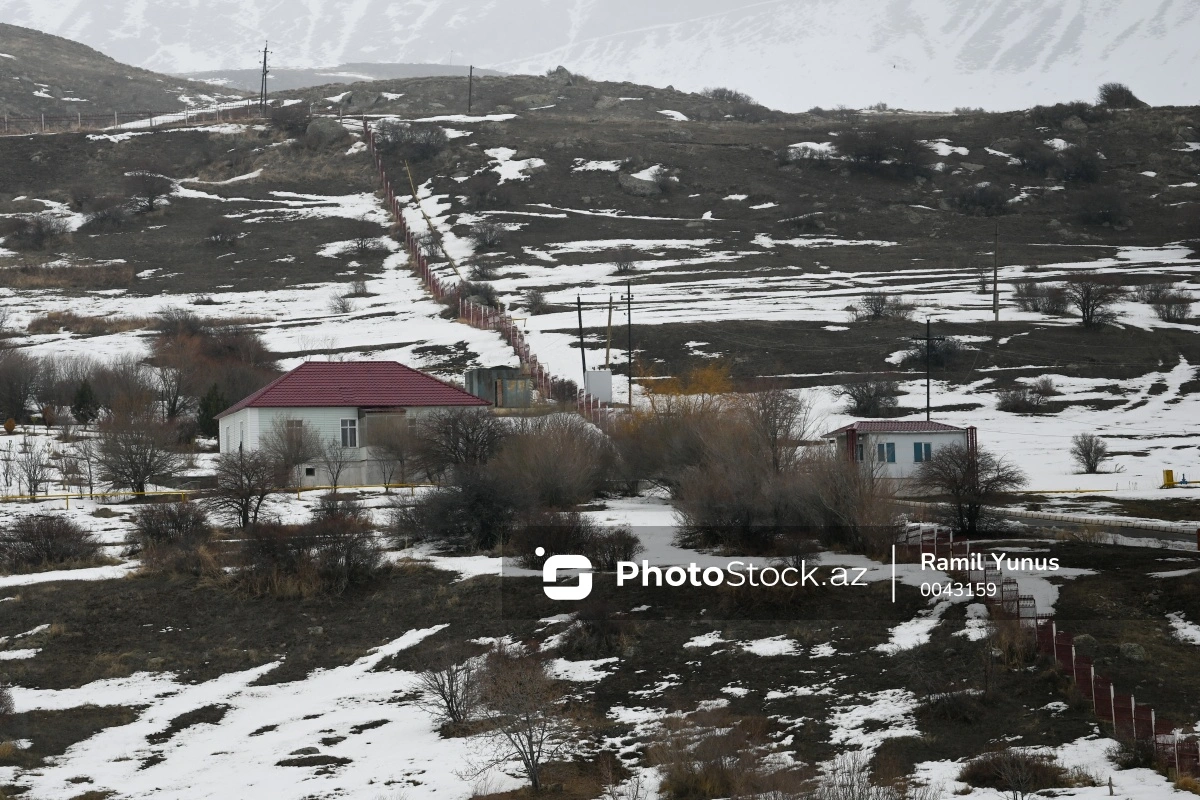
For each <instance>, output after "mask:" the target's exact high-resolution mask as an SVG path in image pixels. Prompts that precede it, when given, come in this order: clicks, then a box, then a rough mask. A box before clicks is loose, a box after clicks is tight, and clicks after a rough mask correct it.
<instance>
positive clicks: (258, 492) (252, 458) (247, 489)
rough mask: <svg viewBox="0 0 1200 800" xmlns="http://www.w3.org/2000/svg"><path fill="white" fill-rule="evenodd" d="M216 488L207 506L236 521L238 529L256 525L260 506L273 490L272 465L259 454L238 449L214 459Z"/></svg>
mask: <svg viewBox="0 0 1200 800" xmlns="http://www.w3.org/2000/svg"><path fill="white" fill-rule="evenodd" d="M216 473H217V488H216V490H215V491H214V492H213V494H212V495H211V496H210V497H209V498H208V503H209V505H210V506H211V507H212V508H213V509H214V510H215V511H218V512H224V513H226V514H228V515H229V516H231V517H233V518H234V519H236V520H237V523H238V524H239V525H240V526H241V527H242V528H248V527H250V526H251V525H256V524H258V515H259V512H260V511H261V510H262V506H263V503H264V502H266V500H267V498H268V497H269V496H270V495H271V494H273V493H274V492H275V491H276V489H275V464H274V463H273V462H272V460H271V458H270V456H268V455H267V454H266V453H265V452H264V451H262V450H247V449H244V448H243V449H239V450H238V451H236V452H232V453H222V454H221V455H219V456H217V469H216Z"/></svg>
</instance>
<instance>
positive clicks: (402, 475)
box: [367, 417, 417, 492]
mask: <svg viewBox="0 0 1200 800" xmlns="http://www.w3.org/2000/svg"><path fill="white" fill-rule="evenodd" d="M367 436H368V437H369V441H370V444H369V448H368V452H369V453H370V455H371V460H372V461H374V462H375V465H376V467H377V468H378V469H379V474H380V477H381V478H382V480H383V483H384V491H385V492H390V491H391V488H390V487H391V484H393V483H397V482H399V483H408V478H409V473H410V472H411V471H412V469H413V462H414V461H415V459H416V450H417V442H416V436H415V435H414V433H413V426H412V424H411V423H410V422H409V420H408V419H407V418H405V417H398V418H379V419H373V420H371V421H370V425H369V428H368V430H367Z"/></svg>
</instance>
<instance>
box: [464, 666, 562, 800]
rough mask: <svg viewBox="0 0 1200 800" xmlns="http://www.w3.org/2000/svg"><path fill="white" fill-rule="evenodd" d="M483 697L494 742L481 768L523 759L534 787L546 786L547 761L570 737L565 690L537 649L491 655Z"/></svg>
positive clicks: (486, 669)
mask: <svg viewBox="0 0 1200 800" xmlns="http://www.w3.org/2000/svg"><path fill="white" fill-rule="evenodd" d="M482 699H483V703H484V705H483V709H482V713H483V715H484V717H485V718H486V719H487V720H488V722H489V723H490V727H489V729H488V732H487V733H486V734H484V735H485V736H486V737H487V738H488V741H489V743H490V744H491V746H492V747H491V755H490V758H488V759H487V761H486V763H484V764H482V765H479V770H478V773H477V774H481V773H483V772H485V771H487V770H489V769H491V768H492V767H495V766H498V765H500V764H504V763H507V762H510V761H519V762H520V763H521V769H522V771H523V772H524V773H525V777H526V778H527V779H528V780H529V786H530V788H531V789H533V790H534V791H535V792H536V791H538V790H540V789H541V788H542V768H543V766H544V765H545V764H546V762H547V761H549V760H551V759H553V758H555V757H556V756H558V755H559V754H560V753H562V752H563V751H564V748H566V747H567V745H568V744H569V742H570V736H569V734H570V732H571V729H570V726H569V724H568V722H567V717H566V714H565V712H564V709H563V693H562V691H561V690H560V689H559V688H558V687H557V686H556V685H555V683H554V681H553V680H551V679H550V676H548V675H547V674H546V670H545V667H544V666H543V665H542V662H541V661H540V660H539V659H538V658H537V657H536V656H535V655H533V654H530V653H525V652H520V651H515V650H507V649H503V648H497V649H496V650H493V651H492V652H491V653H490V654H489V655H488V659H487V666H486V668H485V670H484V675H483V683H482Z"/></svg>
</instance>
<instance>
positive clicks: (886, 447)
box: [875, 442, 896, 464]
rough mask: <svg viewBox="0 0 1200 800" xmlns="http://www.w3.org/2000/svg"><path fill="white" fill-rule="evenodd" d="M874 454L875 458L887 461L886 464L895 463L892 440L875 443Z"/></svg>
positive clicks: (894, 447)
mask: <svg viewBox="0 0 1200 800" xmlns="http://www.w3.org/2000/svg"><path fill="white" fill-rule="evenodd" d="M875 455H876V458H877V460H879V461H881V462H887V463H888V464H895V463H896V445H895V444H894V443H893V442H886V443H884V442H880V443H879V444H877V445H875Z"/></svg>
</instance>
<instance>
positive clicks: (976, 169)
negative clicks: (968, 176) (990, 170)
mask: <svg viewBox="0 0 1200 800" xmlns="http://www.w3.org/2000/svg"><path fill="white" fill-rule="evenodd" d="M959 166H960V167H962V168H963V169H965V170H969V171H970V172H979V170H981V169H983V164H972V163H970V162H968V161H962V162H960V163H959Z"/></svg>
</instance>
